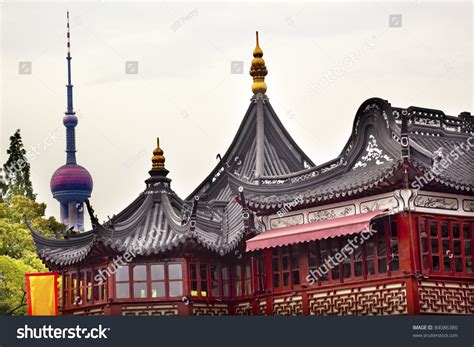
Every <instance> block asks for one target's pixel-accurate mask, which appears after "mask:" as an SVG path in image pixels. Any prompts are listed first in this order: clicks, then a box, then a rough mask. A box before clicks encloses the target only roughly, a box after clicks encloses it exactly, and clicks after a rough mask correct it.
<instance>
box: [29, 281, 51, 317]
mask: <svg viewBox="0 0 474 347" xmlns="http://www.w3.org/2000/svg"><path fill="white" fill-rule="evenodd" d="M58 278H59V275H58V274H57V273H55V272H43V273H32V274H26V275H25V283H26V299H27V303H28V316H58V315H59V312H58V298H59V290H58Z"/></svg>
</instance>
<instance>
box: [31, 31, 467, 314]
mask: <svg viewBox="0 0 474 347" xmlns="http://www.w3.org/2000/svg"><path fill="white" fill-rule="evenodd" d="M253 56H254V59H253V60H252V67H251V70H250V74H251V76H252V77H253V80H254V82H253V85H252V91H253V96H252V98H251V101H250V105H249V108H248V110H247V113H246V114H245V116H244V118H243V121H242V123H241V125H240V127H239V129H238V131H237V134H236V135H235V137H234V140H233V141H232V143H231V145H230V147H229V148H228V149H227V151H225V154H224V155H223V156H222V157H220V158H219V159H220V160H219V162H218V164H217V165H216V167H215V168H214V170H212V171H211V172H210V173H209V175H208V176H207V177H206V178H205V179H204V181H203V182H202V183H201V184H200V185H199V186H198V187H197V188H196V189H195V190H194V192H192V193H191V194H190V195H189V197H187V198H186V199H184V200H183V199H181V198H180V197H178V196H177V195H176V193H175V192H174V191H173V190H172V186H171V183H172V182H171V178H170V177H172V175H171V174H170V173H169V172H168V170H166V168H165V157H164V153H163V150H162V149H161V147H160V143H158V144H157V148H156V149H155V150H154V151H153V157H152V168H151V170H150V171H149V176H148V177H147V178H146V180H145V186H144V190H143V192H141V193H140V194H138V196H137V197H136V198H135V199H134V200H133V201H132V202H131V203H130V205H129V206H128V207H126V208H125V209H124V210H123V211H121V212H119V213H118V214H116V215H114V216H113V217H112V218H111V219H110V220H109V221H108V222H106V223H99V221H98V218H97V216H96V215H95V214H94V211H93V209H92V207H91V205H90V203H89V202H87V207H88V211H89V215H90V217H91V221H92V229H91V230H89V231H86V232H82V233H78V234H73V235H66V236H65V237H64V238H63V239H46V238H44V237H42V236H41V235H39V234H38V233H36V232H35V231H32V234H33V238H34V241H35V243H36V246H37V251H38V254H39V256H40V257H41V259H42V260H43V261H44V262H45V264H47V266H48V267H49V268H50V269H51V270H54V271H57V272H59V273H60V274H61V275H62V277H63V289H62V305H61V309H62V313H63V314H64V315H419V314H474V272H473V262H472V260H473V249H474V235H473V230H474V196H473V195H474V193H473V188H474V176H473V172H474V138H472V137H471V136H472V135H473V134H474V120H473V117H472V116H471V115H470V114H469V113H461V114H460V115H459V116H457V117H453V116H448V115H445V114H444V113H443V112H442V111H439V110H434V109H426V108H420V107H408V108H398V107H392V106H391V105H390V103H388V102H387V101H385V100H383V99H379V98H372V99H369V100H366V101H364V102H363V103H362V105H361V106H360V107H359V109H358V110H357V112H356V114H355V117H354V123H353V126H352V134H351V136H350V138H349V139H348V141H347V143H346V145H345V146H344V148H343V149H342V151H341V154H340V155H339V156H338V157H337V158H335V159H334V160H332V161H330V162H327V163H325V164H322V165H314V163H313V162H312V161H311V159H309V158H308V156H307V155H306V154H305V153H304V152H303V151H302V150H301V149H300V147H299V146H298V145H297V144H296V142H295V141H294V139H293V138H292V137H291V136H290V135H289V134H288V132H287V131H286V129H285V128H284V126H283V124H282V123H281V121H280V120H279V118H278V116H277V115H276V113H275V111H274V110H273V108H272V106H271V103H270V100H269V98H268V97H267V95H266V91H267V86H266V84H265V76H266V75H267V68H266V65H265V61H264V60H263V59H262V57H263V52H262V50H261V48H260V47H259V43H258V36H257V45H256V48H255V50H254V52H253ZM341 126H344V125H341ZM347 126H349V125H347ZM167 146H172V144H167ZM209 157H210V156H209ZM203 159H204V160H205V158H203ZM144 176H145V175H144ZM144 178H145V177H144Z"/></svg>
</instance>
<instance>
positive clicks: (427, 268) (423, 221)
mask: <svg viewBox="0 0 474 347" xmlns="http://www.w3.org/2000/svg"><path fill="white" fill-rule="evenodd" d="M431 223H436V237H433V235H432V234H431ZM443 223H447V226H448V238H447V239H448V244H449V254H447V252H446V251H447V250H445V248H444V247H443V240H446V237H443V229H442V225H443ZM421 225H423V226H424V229H425V232H426V245H427V247H426V250H424V249H423V238H422V226H421ZM453 225H459V239H457V238H456V239H455V238H454V234H453ZM465 226H468V227H469V231H468V233H470V240H466V238H465V232H464V228H465ZM416 238H417V240H418V245H419V250H420V251H419V253H418V254H419V255H418V256H419V261H420V265H421V269H422V271H423V272H424V273H426V274H430V275H436V276H456V277H458V276H463V277H474V268H473V264H472V260H473V259H474V220H473V219H472V218H463V217H451V216H435V215H421V216H418V218H417V219H416ZM432 240H436V241H437V245H438V250H437V252H433V247H432V246H433V243H432ZM456 240H459V242H460V248H461V249H460V251H461V254H460V256H457V255H456V253H455V250H454V242H455V241H456ZM466 241H467V242H468V244H470V249H471V254H470V255H469V254H466ZM469 241H470V242H469ZM451 254H452V257H451V258H450V255H451ZM424 256H426V257H427V262H426V263H425V262H424V261H423V257H424ZM433 257H438V259H439V270H434V267H433ZM457 257H459V258H460V259H461V267H462V270H461V271H456V258H457ZM447 259H449V264H450V265H449V271H446V266H445V260H447ZM468 259H470V260H471V272H468V271H467V266H466V264H467V260H468Z"/></svg>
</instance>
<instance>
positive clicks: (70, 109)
mask: <svg viewBox="0 0 474 347" xmlns="http://www.w3.org/2000/svg"><path fill="white" fill-rule="evenodd" d="M66 35H67V36H66V37H67V57H66V59H67V86H66V88H67V111H66V114H74V109H73V106H72V83H71V59H72V58H71V32H70V26H69V11H67V34H66Z"/></svg>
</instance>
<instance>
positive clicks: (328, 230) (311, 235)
mask: <svg viewBox="0 0 474 347" xmlns="http://www.w3.org/2000/svg"><path fill="white" fill-rule="evenodd" d="M384 213H386V210H378V211H372V212H367V213H361V214H356V215H353V216H345V217H339V218H334V219H329V220H324V221H319V222H313V223H307V224H300V225H294V226H291V227H284V228H278V229H274V230H269V231H264V232H263V233H261V234H259V235H257V236H255V237H253V238H251V239H250V240H248V241H247V252H250V251H255V250H258V249H263V248H271V247H280V246H286V245H291V244H295V243H301V242H308V241H315V240H323V239H329V238H333V237H339V236H346V235H352V234H357V233H360V232H362V231H364V230H368V229H369V228H370V221H371V220H372V219H373V218H375V217H377V216H379V215H381V214H384Z"/></svg>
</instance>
